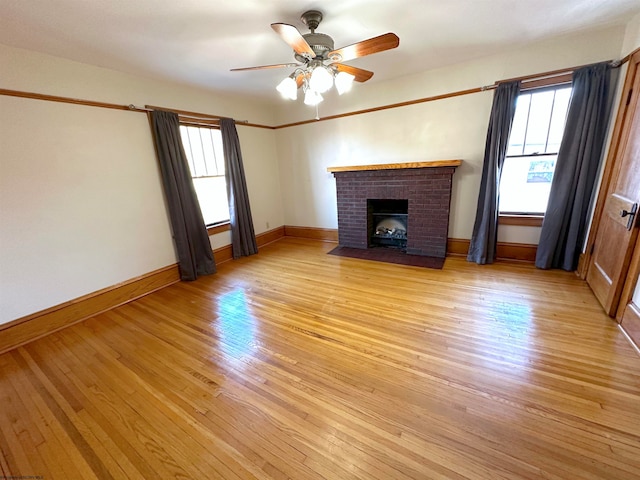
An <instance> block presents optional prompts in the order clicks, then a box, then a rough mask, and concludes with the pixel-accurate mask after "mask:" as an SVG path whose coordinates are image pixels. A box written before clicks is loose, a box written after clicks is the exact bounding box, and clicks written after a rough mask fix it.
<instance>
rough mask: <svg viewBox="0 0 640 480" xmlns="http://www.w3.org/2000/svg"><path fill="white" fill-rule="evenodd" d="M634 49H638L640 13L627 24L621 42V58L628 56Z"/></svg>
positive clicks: (639, 44)
mask: <svg viewBox="0 0 640 480" xmlns="http://www.w3.org/2000/svg"><path fill="white" fill-rule="evenodd" d="M636 48H640V13H638V14H636V15H635V16H633V17H632V18H631V20H630V21H629V23H627V27H626V29H625V32H624V40H623V42H622V51H621V53H622V56H625V55H628V54H629V53H631V52H633V51H634V50H635V49H636Z"/></svg>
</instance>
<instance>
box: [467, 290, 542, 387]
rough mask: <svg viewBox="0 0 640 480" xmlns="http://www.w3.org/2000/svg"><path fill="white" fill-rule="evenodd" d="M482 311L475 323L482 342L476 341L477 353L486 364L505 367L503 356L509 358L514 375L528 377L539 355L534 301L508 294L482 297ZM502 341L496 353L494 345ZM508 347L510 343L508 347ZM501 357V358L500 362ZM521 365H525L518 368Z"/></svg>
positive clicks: (507, 364) (499, 368)
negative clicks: (507, 296)
mask: <svg viewBox="0 0 640 480" xmlns="http://www.w3.org/2000/svg"><path fill="white" fill-rule="evenodd" d="M482 302H483V307H482V312H477V314H478V317H479V320H478V321H477V322H476V321H473V322H472V323H471V325H470V326H471V328H472V329H475V330H477V336H478V338H483V341H482V342H481V343H475V344H474V347H475V348H474V353H475V354H476V355H478V356H477V359H478V360H480V362H481V364H482V365H483V366H490V367H492V368H493V369H494V370H498V371H500V370H503V369H502V368H501V367H500V366H499V365H500V361H501V357H508V359H506V358H505V359H504V360H506V361H505V367H504V369H505V371H508V373H509V374H511V375H514V374H515V375H518V376H520V377H527V376H528V375H529V373H530V370H531V364H532V363H533V362H534V361H535V360H536V359H537V357H538V354H537V348H536V345H535V338H536V335H535V331H536V319H535V312H532V311H531V306H530V304H529V303H528V302H527V301H526V300H525V299H523V300H522V301H505V300H504V297H501V298H495V299H492V298H489V297H485V298H483V299H482ZM496 343H499V344H500V348H499V349H498V350H497V351H500V352H501V353H500V354H499V355H497V354H496V350H495V349H494V345H495V344H496ZM505 347H510V348H507V349H505ZM496 361H497V362H496ZM517 367H521V368H517Z"/></svg>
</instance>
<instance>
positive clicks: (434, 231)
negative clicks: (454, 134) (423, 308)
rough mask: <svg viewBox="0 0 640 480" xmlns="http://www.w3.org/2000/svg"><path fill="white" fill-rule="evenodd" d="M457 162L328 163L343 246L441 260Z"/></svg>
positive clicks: (443, 254) (459, 161)
mask: <svg viewBox="0 0 640 480" xmlns="http://www.w3.org/2000/svg"><path fill="white" fill-rule="evenodd" d="M461 163H462V161H461V160H440V161H433V162H418V163H396V164H386V165H362V166H354V167H332V168H329V169H328V171H329V172H331V173H333V175H334V177H335V179H336V192H337V204H338V238H339V244H340V246H342V247H349V248H361V249H367V248H379V247H387V248H393V249H396V250H400V251H403V252H406V253H407V254H410V255H422V256H432V257H439V258H444V257H445V255H446V251H447V237H448V230H449V207H450V202H451V186H452V177H453V173H454V172H455V169H456V167H458V166H459V165H460V164H461Z"/></svg>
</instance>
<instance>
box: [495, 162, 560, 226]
mask: <svg viewBox="0 0 640 480" xmlns="http://www.w3.org/2000/svg"><path fill="white" fill-rule="evenodd" d="M556 158H557V155H545V156H539V155H536V156H530V157H516V158H506V159H505V161H504V166H503V167H502V176H501V178H500V204H499V211H500V212H501V213H541V214H542V213H544V212H545V211H546V209H547V201H548V199H549V191H550V190H551V180H552V178H553V172H554V170H555V166H556Z"/></svg>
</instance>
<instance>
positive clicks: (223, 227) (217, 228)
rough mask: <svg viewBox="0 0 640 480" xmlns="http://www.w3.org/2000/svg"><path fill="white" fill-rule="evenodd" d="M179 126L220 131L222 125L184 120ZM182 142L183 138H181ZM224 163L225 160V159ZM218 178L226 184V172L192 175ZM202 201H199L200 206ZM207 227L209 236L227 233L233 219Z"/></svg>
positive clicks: (181, 120)
mask: <svg viewBox="0 0 640 480" xmlns="http://www.w3.org/2000/svg"><path fill="white" fill-rule="evenodd" d="M179 126H181V127H195V128H207V129H210V130H220V124H219V122H217V121H216V122H211V123H203V122H201V121H198V122H191V121H185V120H183V119H182V118H181V119H180V121H179ZM181 140H182V137H181ZM183 148H184V144H183ZM185 155H186V150H185ZM223 161H224V159H223ZM189 171H190V172H191V167H189ZM217 177H224V178H225V184H226V172H225V174H223V175H199V176H197V177H194V176H193V175H191V179H192V180H193V179H197V178H217ZM199 202H200V200H199V199H198V206H200V205H199ZM205 227H206V229H207V234H208V235H209V236H211V235H215V234H217V233H222V232H227V231H230V230H231V218H229V219H228V220H221V221H218V222H213V223H209V224H207V223H205Z"/></svg>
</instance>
